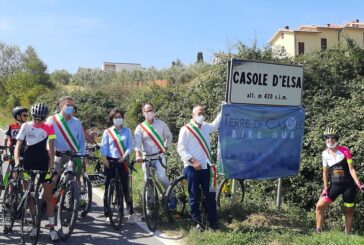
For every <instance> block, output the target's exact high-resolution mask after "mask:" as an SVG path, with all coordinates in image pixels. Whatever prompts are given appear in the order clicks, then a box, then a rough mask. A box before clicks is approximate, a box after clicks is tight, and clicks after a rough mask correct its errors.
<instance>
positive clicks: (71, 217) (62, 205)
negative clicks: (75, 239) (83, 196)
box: [57, 180, 79, 240]
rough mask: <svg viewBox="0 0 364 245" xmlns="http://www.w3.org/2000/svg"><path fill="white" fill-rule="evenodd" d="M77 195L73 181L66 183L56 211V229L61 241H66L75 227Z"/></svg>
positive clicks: (75, 183)
mask: <svg viewBox="0 0 364 245" xmlns="http://www.w3.org/2000/svg"><path fill="white" fill-rule="evenodd" d="M78 203H79V193H78V186H77V182H76V181H75V180H70V181H68V182H67V183H66V186H65V189H63V190H62V191H61V197H60V200H59V203H58V205H59V206H58V210H57V229H58V233H59V235H60V238H61V239H62V240H67V239H68V238H69V237H70V236H71V234H72V232H73V230H74V228H75V225H76V220H77V215H78V205H79V204H78Z"/></svg>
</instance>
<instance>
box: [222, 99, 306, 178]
mask: <svg viewBox="0 0 364 245" xmlns="http://www.w3.org/2000/svg"><path fill="white" fill-rule="evenodd" d="M304 124H305V112H304V109H303V108H302V107H291V106H290V107H272V106H254V105H237V104H235V105H233V104H227V105H224V106H223V108H222V118H221V123H220V128H219V145H220V148H219V151H220V152H218V158H221V162H220V161H219V159H218V162H220V164H218V170H219V173H223V174H225V176H226V177H227V178H237V179H271V178H279V177H284V176H294V175H297V172H298V167H299V162H300V155H301V149H302V142H303V134H304Z"/></svg>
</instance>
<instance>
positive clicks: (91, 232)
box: [0, 130, 179, 245]
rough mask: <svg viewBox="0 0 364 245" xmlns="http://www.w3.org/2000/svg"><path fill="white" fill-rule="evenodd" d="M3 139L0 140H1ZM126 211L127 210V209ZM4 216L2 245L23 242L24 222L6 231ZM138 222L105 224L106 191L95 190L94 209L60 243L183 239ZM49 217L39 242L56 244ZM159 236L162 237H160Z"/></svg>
mask: <svg viewBox="0 0 364 245" xmlns="http://www.w3.org/2000/svg"><path fill="white" fill-rule="evenodd" d="M2 136H3V131H1V130H0V142H1V143H2ZM1 143H0V144H1ZM125 213H126V212H125ZM1 219H2V217H1V216H0V245H3V244H4V245H5V244H17V245H18V244H21V240H20V234H19V231H20V223H19V221H16V222H15V225H14V228H13V233H12V234H10V235H4V234H3V227H2V220H1ZM135 220H136V221H137V222H136V223H134V224H125V225H124V226H123V227H122V229H121V230H120V231H115V230H114V229H113V228H112V227H111V226H110V225H109V224H105V217H104V215H103V202H102V192H101V191H100V190H95V191H94V194H93V205H92V209H91V212H90V213H89V214H88V216H86V217H85V218H79V219H78V220H77V224H76V228H75V230H74V233H73V234H72V236H71V237H70V238H69V239H68V240H67V241H60V242H58V243H59V244H67V245H81V244H85V245H86V244H87V245H89V244H90V245H98V244H100V245H101V244H102V245H116V244H117V245H122V244H134V245H137V244H152V245H163V244H178V242H179V239H173V238H167V239H164V240H163V234H160V233H159V232H156V233H154V234H153V233H151V232H149V231H146V230H145V228H144V229H143V228H142V227H145V225H144V224H143V223H140V222H138V220H140V217H138V216H137V215H136V219H135ZM47 223H48V221H47V220H43V221H42V228H41V232H40V234H41V235H40V239H39V242H38V244H52V243H51V242H50V240H49V236H48V232H49V231H48V230H47V229H46V228H45V225H46V224H47ZM156 236H159V237H160V238H161V239H162V241H161V239H157V238H156Z"/></svg>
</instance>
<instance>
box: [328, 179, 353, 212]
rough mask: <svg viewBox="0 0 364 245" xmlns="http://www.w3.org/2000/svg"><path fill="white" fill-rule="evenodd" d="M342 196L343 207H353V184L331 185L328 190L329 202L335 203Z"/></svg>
mask: <svg viewBox="0 0 364 245" xmlns="http://www.w3.org/2000/svg"><path fill="white" fill-rule="evenodd" d="M340 194H342V195H343V201H344V206H345V207H354V204H355V196H356V185H355V183H354V182H351V181H350V182H342V183H340V184H339V183H337V184H336V183H333V184H332V185H331V186H330V187H329V189H328V197H329V198H330V200H329V202H330V201H332V202H333V201H335V200H336V198H337V197H338V196H339V195H340Z"/></svg>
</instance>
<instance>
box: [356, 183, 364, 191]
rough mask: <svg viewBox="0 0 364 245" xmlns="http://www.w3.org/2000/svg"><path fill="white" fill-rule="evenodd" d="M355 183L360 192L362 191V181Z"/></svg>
mask: <svg viewBox="0 0 364 245" xmlns="http://www.w3.org/2000/svg"><path fill="white" fill-rule="evenodd" d="M356 185H357V186H358V188H359V190H360V192H361V193H363V192H364V185H363V184H362V183H360V182H359V183H357V184H356Z"/></svg>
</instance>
